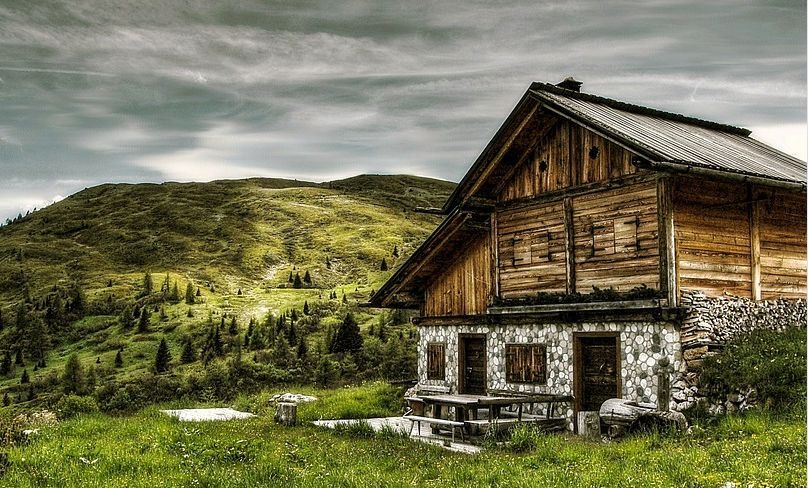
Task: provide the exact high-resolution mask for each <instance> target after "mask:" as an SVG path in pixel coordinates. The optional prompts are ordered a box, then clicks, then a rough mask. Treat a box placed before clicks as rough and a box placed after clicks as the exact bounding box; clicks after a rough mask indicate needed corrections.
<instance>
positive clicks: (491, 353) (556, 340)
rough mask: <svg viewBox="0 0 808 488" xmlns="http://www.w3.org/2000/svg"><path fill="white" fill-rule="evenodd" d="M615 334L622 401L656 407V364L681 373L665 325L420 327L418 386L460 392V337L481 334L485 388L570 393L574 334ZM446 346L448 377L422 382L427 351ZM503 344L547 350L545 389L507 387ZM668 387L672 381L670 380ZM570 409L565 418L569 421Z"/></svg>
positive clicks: (671, 328) (669, 326)
mask: <svg viewBox="0 0 808 488" xmlns="http://www.w3.org/2000/svg"><path fill="white" fill-rule="evenodd" d="M576 332H618V333H619V337H620V349H621V353H620V354H621V359H620V362H621V371H620V375H621V377H620V382H621V385H622V398H625V399H629V400H635V401H638V402H649V403H657V389H658V386H659V376H658V369H659V368H658V364H659V361H660V359H662V358H663V357H665V358H668V361H669V364H670V365H671V366H672V367H670V368H669V370H671V376H672V377H676V376H677V373H681V372H683V371H684V363H683V361H682V354H681V349H680V338H679V332H678V330H677V327H676V326H675V324H673V323H666V322H583V323H573V324H567V323H557V324H536V325H518V326H515V325H490V326H445V325H441V326H422V327H421V328H420V341H419V345H418V347H419V355H418V372H419V379H420V383H421V384H422V385H436V386H447V387H449V388H450V391H451V392H452V393H456V392H457V388H458V376H457V375H458V336H459V335H460V334H485V336H486V339H487V341H486V348H487V354H488V371H487V379H488V388H489V389H498V390H511V391H514V392H523V393H557V394H569V395H571V394H573V333H576ZM429 343H443V344H445V345H446V377H445V379H444V380H443V381H437V380H431V381H428V380H427V379H426V354H425V351H426V347H427V344H429ZM505 344H544V345H545V346H546V347H547V383H546V384H545V385H527V384H509V383H507V382H506V381H505ZM671 382H672V381H671ZM572 415H573V411H572V406H570V408H569V410H568V412H567V417H568V418H570V419H571V418H572Z"/></svg>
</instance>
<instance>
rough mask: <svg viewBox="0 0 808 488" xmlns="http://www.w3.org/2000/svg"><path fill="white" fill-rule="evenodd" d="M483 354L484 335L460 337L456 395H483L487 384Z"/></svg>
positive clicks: (484, 356)
mask: <svg viewBox="0 0 808 488" xmlns="http://www.w3.org/2000/svg"><path fill="white" fill-rule="evenodd" d="M485 354H486V353H485V336H484V335H465V336H460V358H459V359H460V360H459V361H458V366H459V368H460V371H458V375H457V376H458V378H459V379H460V382H459V385H458V393H461V394H468V395H485V393H486V383H487V378H486V355H485Z"/></svg>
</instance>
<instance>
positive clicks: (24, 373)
mask: <svg viewBox="0 0 808 488" xmlns="http://www.w3.org/2000/svg"><path fill="white" fill-rule="evenodd" d="M30 382H31V377H30V376H28V370H27V369H24V370H22V377H21V378H20V384H21V385H24V384H26V383H30Z"/></svg>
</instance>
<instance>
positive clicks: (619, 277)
mask: <svg viewBox="0 0 808 488" xmlns="http://www.w3.org/2000/svg"><path fill="white" fill-rule="evenodd" d="M572 216H573V228H574V233H575V234H574V235H575V246H574V248H575V289H576V291H578V292H581V293H589V292H591V291H592V289H593V287H598V288H601V289H607V288H614V289H615V291H619V292H626V291H629V290H631V289H632V288H634V287H636V286H640V285H643V284H644V285H646V286H648V287H649V288H655V289H659V288H660V283H659V276H660V273H659V221H658V213H657V189H656V182H654V181H651V182H646V183H641V184H636V185H632V186H630V187H624V188H616V189H613V190H609V191H603V192H598V193H592V194H588V195H582V196H579V197H576V198H573V199H572Z"/></svg>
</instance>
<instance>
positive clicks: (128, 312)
mask: <svg viewBox="0 0 808 488" xmlns="http://www.w3.org/2000/svg"><path fill="white" fill-rule="evenodd" d="M118 323H120V324H121V328H122V329H127V330H128V329H131V328H132V327H134V326H135V316H134V314H133V313H132V308H131V307H124V309H123V311H122V312H121V315H120V317H118Z"/></svg>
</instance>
